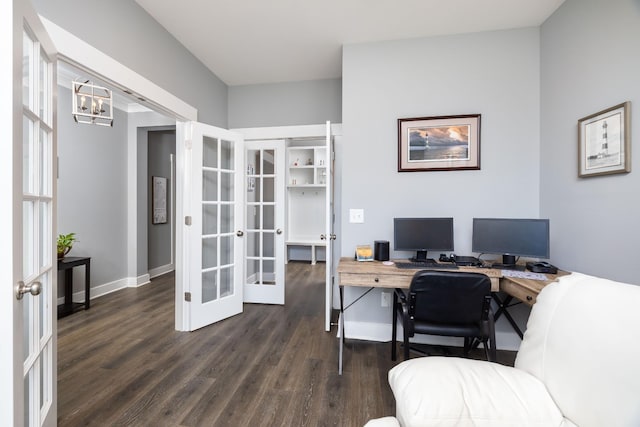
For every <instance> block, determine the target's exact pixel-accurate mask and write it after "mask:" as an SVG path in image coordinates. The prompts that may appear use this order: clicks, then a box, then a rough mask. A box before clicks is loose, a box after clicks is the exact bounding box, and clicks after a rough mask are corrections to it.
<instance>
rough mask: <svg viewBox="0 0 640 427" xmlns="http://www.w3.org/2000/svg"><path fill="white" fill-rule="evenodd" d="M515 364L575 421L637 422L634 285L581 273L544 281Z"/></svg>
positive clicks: (639, 330) (639, 345)
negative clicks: (531, 377) (545, 389)
mask: <svg viewBox="0 0 640 427" xmlns="http://www.w3.org/2000/svg"><path fill="white" fill-rule="evenodd" d="M515 366H516V368H518V369H522V370H524V371H527V372H529V373H530V374H532V375H534V376H536V377H537V378H538V379H540V380H541V381H542V382H543V383H544V384H545V386H546V387H547V390H548V391H549V393H550V394H551V396H552V397H553V400H554V402H556V404H557V405H558V407H559V408H560V411H562V413H563V414H564V416H565V417H566V418H568V419H569V420H570V421H571V422H573V423H574V424H576V425H579V426H581V427H596V426H640V286H635V285H629V284H624V283H619V282H614V281H612V280H606V279H600V278H597V277H593V276H587V275H584V274H579V273H572V274H571V275H569V276H565V277H562V278H560V280H559V281H558V282H557V283H552V284H550V285H548V286H546V287H545V288H544V289H543V290H542V292H541V293H540V295H538V298H537V299H536V303H535V304H534V306H533V309H532V310H531V315H530V316H529V321H528V323H527V330H526V332H525V334H524V339H523V340H522V343H521V344H520V351H519V352H518V355H517V357H516V363H515Z"/></svg>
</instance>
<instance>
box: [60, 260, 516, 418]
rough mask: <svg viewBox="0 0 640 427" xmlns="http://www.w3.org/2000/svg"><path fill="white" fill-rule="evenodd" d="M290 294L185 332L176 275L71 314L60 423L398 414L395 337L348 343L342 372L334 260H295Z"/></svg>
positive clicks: (63, 340)
mask: <svg viewBox="0 0 640 427" xmlns="http://www.w3.org/2000/svg"><path fill="white" fill-rule="evenodd" d="M286 292H287V293H286V305H285V306H271V305H261V304H245V306H244V313H243V314H241V315H238V316H234V317H232V318H230V319H227V320H224V321H222V322H219V323H217V324H215V325H211V326H208V327H206V328H203V329H200V330H198V331H195V332H176V331H175V330H174V307H173V304H174V278H173V275H172V274H168V275H165V276H162V277H160V278H158V279H155V280H153V281H152V283H151V284H149V285H146V286H143V287H141V288H132V289H125V290H122V291H118V292H115V293H113V294H110V295H106V296H104V297H101V298H98V299H96V300H94V301H92V305H91V309H90V310H88V311H82V312H78V313H76V314H73V315H72V316H69V317H66V318H63V319H60V320H59V321H58V425H60V426H80V425H96V426H115V425H120V426H189V427H190V426H296V427H297V426H362V425H363V424H364V423H365V422H366V421H367V420H369V419H371V418H376V417H381V416H385V415H392V414H393V413H394V412H395V401H394V399H393V394H392V393H391V389H390V388H389V385H388V382H387V372H388V371H389V369H390V368H391V367H393V366H394V365H395V363H394V362H391V360H390V355H389V353H390V350H389V344H388V343H372V342H364V341H356V340H347V344H346V349H345V364H344V372H343V375H342V376H339V375H338V372H337V368H338V341H337V339H336V337H335V327H334V328H333V330H332V332H330V333H328V332H324V308H323V307H324V265H323V264H318V265H316V266H311V265H309V264H308V263H289V264H288V266H287V291H286ZM452 351H456V349H453V350H452ZM500 357H502V358H503V363H506V364H512V363H513V357H512V354H509V353H506V355H505V354H501V356H500Z"/></svg>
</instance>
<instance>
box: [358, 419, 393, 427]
mask: <svg viewBox="0 0 640 427" xmlns="http://www.w3.org/2000/svg"><path fill="white" fill-rule="evenodd" d="M364 427H400V423H399V422H398V420H397V419H396V417H384V418H376V419H374V420H370V421H369V422H368V423H366V424H365V425H364Z"/></svg>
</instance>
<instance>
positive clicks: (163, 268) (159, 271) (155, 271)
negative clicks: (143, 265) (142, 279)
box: [149, 264, 175, 279]
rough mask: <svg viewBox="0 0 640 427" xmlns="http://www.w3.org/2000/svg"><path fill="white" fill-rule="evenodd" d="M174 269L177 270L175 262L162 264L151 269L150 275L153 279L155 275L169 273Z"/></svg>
mask: <svg viewBox="0 0 640 427" xmlns="http://www.w3.org/2000/svg"><path fill="white" fill-rule="evenodd" d="M173 270H175V266H174V265H173V264H167V265H161V266H160V267H156V268H152V269H151V270H149V277H150V278H151V279H153V278H154V277H158V276H162V275H163V274H166V273H169V272H170V271H173Z"/></svg>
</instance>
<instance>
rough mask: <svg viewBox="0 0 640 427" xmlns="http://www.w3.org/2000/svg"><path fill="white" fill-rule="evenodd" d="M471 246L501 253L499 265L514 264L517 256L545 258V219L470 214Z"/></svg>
mask: <svg viewBox="0 0 640 427" xmlns="http://www.w3.org/2000/svg"><path fill="white" fill-rule="evenodd" d="M471 250H472V251H473V252H478V253H487V254H498V255H502V264H494V266H495V267H501V268H515V265H516V257H517V256H525V257H531V258H549V220H548V219H518V218H474V219H473V238H472V244H471Z"/></svg>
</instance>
